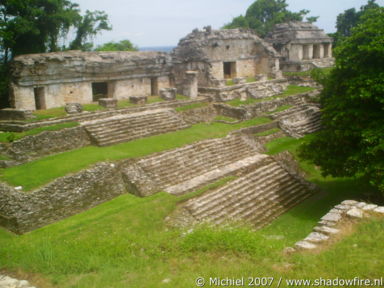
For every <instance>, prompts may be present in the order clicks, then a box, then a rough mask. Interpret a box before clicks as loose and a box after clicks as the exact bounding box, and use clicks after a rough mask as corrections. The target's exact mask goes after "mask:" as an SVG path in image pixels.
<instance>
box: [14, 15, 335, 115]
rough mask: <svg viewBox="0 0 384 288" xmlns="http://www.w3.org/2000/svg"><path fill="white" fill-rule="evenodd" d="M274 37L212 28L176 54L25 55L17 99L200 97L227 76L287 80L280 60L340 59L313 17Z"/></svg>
mask: <svg viewBox="0 0 384 288" xmlns="http://www.w3.org/2000/svg"><path fill="white" fill-rule="evenodd" d="M269 42H270V43H268V42H267V41H264V40H263V39H261V38H259V37H258V36H257V35H256V34H255V33H254V32H252V31H251V30H244V29H228V30H212V28H211V27H209V26H208V27H205V28H204V29H203V30H198V29H195V30H194V31H193V32H192V33H190V34H189V35H187V36H186V37H185V38H183V39H181V40H180V42H179V44H178V46H177V47H176V48H175V49H174V50H173V52H172V53H171V54H169V53H161V52H81V51H67V52H56V53H45V54H31V55H22V56H18V57H16V58H15V59H14V61H13V64H12V84H11V95H10V100H11V101H10V102H11V106H12V108H15V109H21V110H39V109H49V108H54V107H62V106H64V105H65V104H67V103H80V104H87V103H92V102H95V101H98V100H99V99H101V98H110V99H115V100H122V99H129V98H131V99H133V98H134V97H135V98H137V99H139V100H140V99H142V98H143V97H146V96H150V95H160V94H161V93H160V90H162V89H163V90H164V89H165V90H164V91H165V92H166V91H168V90H167V89H169V88H172V89H175V88H176V89H177V91H178V93H180V94H184V95H185V96H188V97H190V98H191V99H193V98H197V96H198V92H199V91H203V90H207V88H218V87H219V88H223V87H224V88H225V85H226V80H228V79H233V83H235V84H244V83H246V82H247V78H248V79H252V80H253V81H254V80H263V81H264V82H265V81H267V78H268V77H272V78H280V77H281V70H280V63H281V58H282V60H283V61H282V66H283V69H284V70H285V71H297V70H306V69H309V68H311V67H313V66H316V65H317V66H319V65H324V63H325V65H329V63H330V61H331V60H332V59H333V58H331V57H332V41H331V38H329V37H328V36H326V35H325V34H324V32H323V30H320V29H318V28H316V27H315V26H313V25H312V24H309V23H299V22H290V23H286V24H279V25H277V26H276V29H275V31H274V32H273V33H272V34H271V35H270V37H269ZM272 44H273V46H274V47H275V48H276V49H277V51H276V50H275V49H274V47H273V46H272ZM279 53H280V54H279ZM320 60H321V61H320ZM324 60H326V61H325V62H324ZM172 91H175V90H172ZM173 93H174V92H173ZM243 94H244V93H243ZM236 95H237V94H236ZM235 97H237V96H235ZM224 98H225V97H224ZM227 98H228V99H232V98H233V97H227Z"/></svg>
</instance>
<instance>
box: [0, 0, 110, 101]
mask: <svg viewBox="0 0 384 288" xmlns="http://www.w3.org/2000/svg"><path fill="white" fill-rule="evenodd" d="M110 29H111V27H110V26H109V24H108V16H107V15H106V14H105V13H104V12H102V11H93V12H92V11H86V13H85V15H81V13H80V9H79V7H78V5H77V4H75V3H72V2H71V1H69V0H22V1H21V0H7V1H0V60H1V64H0V102H1V103H0V105H1V107H4V106H7V103H6V102H7V99H8V79H7V78H8V69H9V67H8V65H7V63H8V62H9V61H10V60H11V59H12V58H13V57H15V56H17V55H21V54H29V53H43V52H54V51H59V50H66V49H81V50H90V48H92V43H89V42H87V41H88V40H89V39H90V38H91V37H92V36H95V35H96V34H97V33H99V32H100V31H102V30H110ZM72 34H74V35H75V37H74V39H73V40H72V41H68V42H67V43H68V45H66V44H65V43H66V41H67V39H68V36H69V35H72Z"/></svg>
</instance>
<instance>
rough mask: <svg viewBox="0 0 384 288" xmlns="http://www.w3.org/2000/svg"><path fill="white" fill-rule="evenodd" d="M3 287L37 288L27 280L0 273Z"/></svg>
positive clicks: (0, 283)
mask: <svg viewBox="0 0 384 288" xmlns="http://www.w3.org/2000/svg"><path fill="white" fill-rule="evenodd" d="M0 287H1V288H36V287H34V286H32V285H30V284H29V282H28V281H26V280H17V279H14V278H11V277H9V276H5V275H0Z"/></svg>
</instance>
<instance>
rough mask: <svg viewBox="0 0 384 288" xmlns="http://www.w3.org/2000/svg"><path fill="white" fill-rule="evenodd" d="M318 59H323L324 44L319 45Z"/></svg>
mask: <svg viewBox="0 0 384 288" xmlns="http://www.w3.org/2000/svg"><path fill="white" fill-rule="evenodd" d="M319 58H324V44H320V45H319Z"/></svg>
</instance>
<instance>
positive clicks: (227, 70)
mask: <svg viewBox="0 0 384 288" xmlns="http://www.w3.org/2000/svg"><path fill="white" fill-rule="evenodd" d="M224 78H225V79H228V78H236V62H224Z"/></svg>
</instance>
